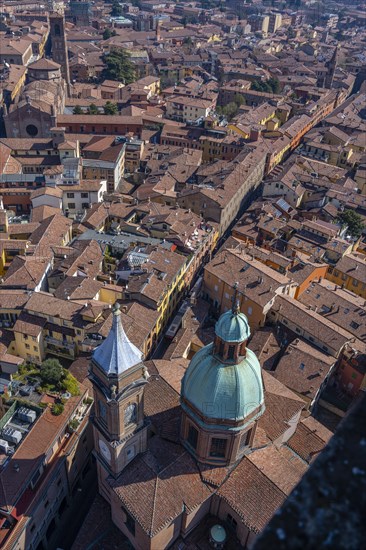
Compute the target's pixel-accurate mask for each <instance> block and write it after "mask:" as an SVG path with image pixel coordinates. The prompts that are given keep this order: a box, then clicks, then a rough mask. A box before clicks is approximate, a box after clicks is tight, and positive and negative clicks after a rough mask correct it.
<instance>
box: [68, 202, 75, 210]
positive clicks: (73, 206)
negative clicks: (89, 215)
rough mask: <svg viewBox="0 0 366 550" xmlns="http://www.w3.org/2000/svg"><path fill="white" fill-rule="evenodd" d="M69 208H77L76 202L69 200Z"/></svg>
mask: <svg viewBox="0 0 366 550" xmlns="http://www.w3.org/2000/svg"><path fill="white" fill-rule="evenodd" d="M68 208H71V210H75V203H74V202H69V205H68Z"/></svg>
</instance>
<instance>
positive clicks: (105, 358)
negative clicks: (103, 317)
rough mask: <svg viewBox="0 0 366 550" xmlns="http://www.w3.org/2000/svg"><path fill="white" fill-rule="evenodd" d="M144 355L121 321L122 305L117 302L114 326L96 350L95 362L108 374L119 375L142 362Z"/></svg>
mask: <svg viewBox="0 0 366 550" xmlns="http://www.w3.org/2000/svg"><path fill="white" fill-rule="evenodd" d="M142 357H143V355H142V353H141V351H140V350H139V349H138V348H137V347H136V346H135V345H134V344H132V342H130V340H129V339H128V338H127V336H126V333H125V331H124V330H123V326H122V322H121V311H120V306H119V304H115V306H114V308H113V323H112V328H111V330H110V332H109V334H108V336H107V338H106V339H105V340H104V342H103V343H102V344H100V346H98V347H97V348H96V349H95V350H94V352H93V361H94V363H96V364H97V365H98V366H99V368H100V369H102V370H103V371H104V372H105V373H106V374H107V375H108V376H109V375H113V376H116V375H117V376H118V375H120V374H122V373H123V372H125V371H126V370H128V369H129V368H130V367H133V366H134V365H137V364H138V363H141V361H142Z"/></svg>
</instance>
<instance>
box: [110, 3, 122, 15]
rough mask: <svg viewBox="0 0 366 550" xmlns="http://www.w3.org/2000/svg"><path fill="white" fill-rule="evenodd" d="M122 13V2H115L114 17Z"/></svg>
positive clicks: (113, 7)
mask: <svg viewBox="0 0 366 550" xmlns="http://www.w3.org/2000/svg"><path fill="white" fill-rule="evenodd" d="M122 13H123V9H122V6H121V4H120V3H119V2H113V4H112V11H111V15H112V17H119V16H120V15H122Z"/></svg>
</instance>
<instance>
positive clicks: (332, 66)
mask: <svg viewBox="0 0 366 550" xmlns="http://www.w3.org/2000/svg"><path fill="white" fill-rule="evenodd" d="M337 61H338V48H337V47H336V48H335V49H334V53H333V55H332V57H331V58H330V60H329V61H328V63H327V69H328V71H327V74H326V76H325V80H324V88H328V89H330V88H331V87H332V84H333V79H334V73H335V71H336V68H337Z"/></svg>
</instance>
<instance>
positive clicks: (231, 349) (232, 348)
mask: <svg viewBox="0 0 366 550" xmlns="http://www.w3.org/2000/svg"><path fill="white" fill-rule="evenodd" d="M234 353H235V346H229V350H228V352H227V358H228V359H231V360H233V359H234Z"/></svg>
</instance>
